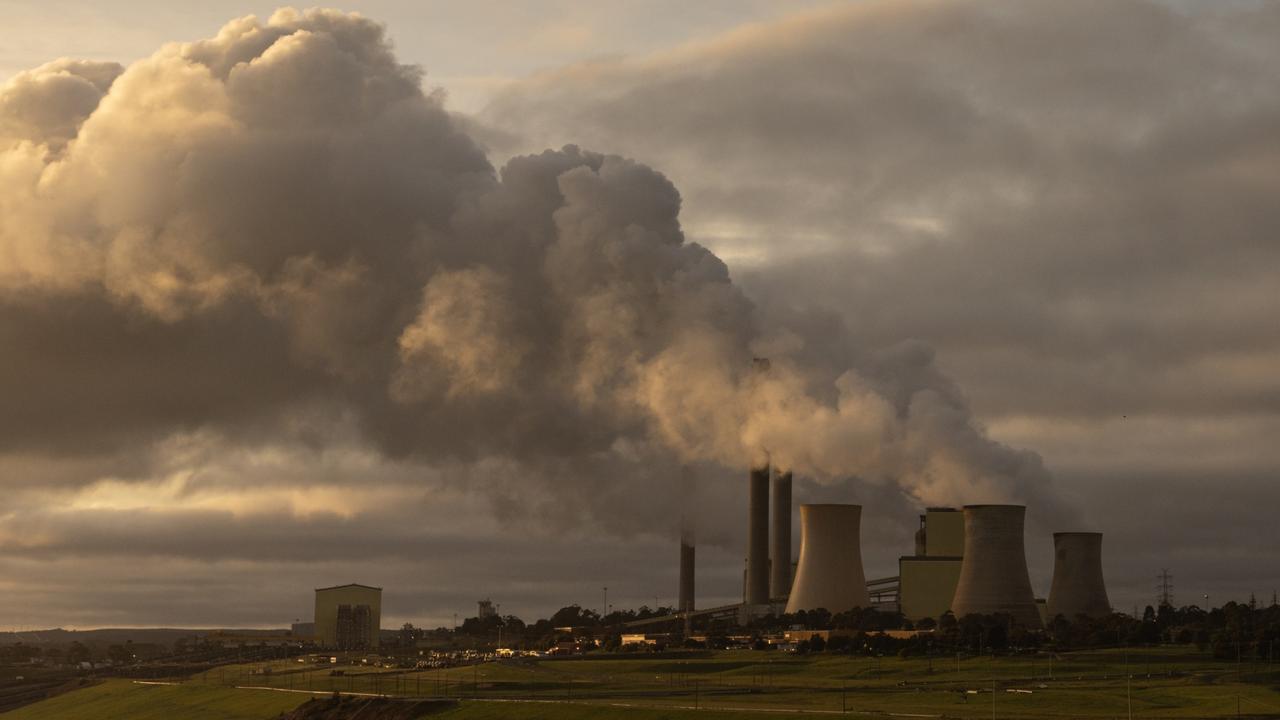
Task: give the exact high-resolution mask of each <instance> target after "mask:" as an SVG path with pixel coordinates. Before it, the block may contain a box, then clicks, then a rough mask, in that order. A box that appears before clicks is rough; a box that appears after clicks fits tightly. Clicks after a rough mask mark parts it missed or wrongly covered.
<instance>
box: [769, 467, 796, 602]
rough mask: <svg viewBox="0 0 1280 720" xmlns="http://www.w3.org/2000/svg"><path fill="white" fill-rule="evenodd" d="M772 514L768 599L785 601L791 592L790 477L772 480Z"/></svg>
mask: <svg viewBox="0 0 1280 720" xmlns="http://www.w3.org/2000/svg"><path fill="white" fill-rule="evenodd" d="M769 510H770V512H771V513H772V515H771V522H770V523H769V597H771V598H784V597H786V596H787V595H788V594H789V593H790V592H791V473H789V472H784V473H778V474H777V476H775V477H774V478H773V495H772V497H771V498H770V501H769Z"/></svg>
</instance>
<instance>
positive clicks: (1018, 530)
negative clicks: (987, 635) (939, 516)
mask: <svg viewBox="0 0 1280 720" xmlns="http://www.w3.org/2000/svg"><path fill="white" fill-rule="evenodd" d="M1026 512H1027V508H1026V507H1025V506H1023V505H966V506H965V508H964V561H963V562H962V563H961V565H960V580H959V582H958V583H957V584H956V594H955V597H954V598H952V600H951V612H953V613H954V614H955V616H956V617H958V618H961V617H964V616H965V615H974V614H979V615H991V614H994V613H1005V614H1007V615H1011V616H1012V617H1013V619H1014V620H1015V621H1017V622H1019V623H1021V624H1022V625H1023V626H1024V627H1028V628H1040V627H1042V623H1041V622H1040V612H1039V611H1038V610H1036V598H1035V593H1034V592H1033V591H1032V590H1031V576H1030V575H1028V574H1027V555H1026V550H1025V549H1024V547H1023V541H1022V534H1023V520H1024V517H1025V516H1026Z"/></svg>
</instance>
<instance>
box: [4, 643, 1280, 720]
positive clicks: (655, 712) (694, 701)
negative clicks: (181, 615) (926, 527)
mask: <svg viewBox="0 0 1280 720" xmlns="http://www.w3.org/2000/svg"><path fill="white" fill-rule="evenodd" d="M335 670H339V671H341V673H342V674H340V675H335V674H332V673H333V672H334V671H335ZM264 671H267V672H264ZM266 687H271V688H276V689H278V690H287V691H291V692H273V691H270V690H265V689H258V690H255V689H248V688H266ZM993 689H994V692H993ZM333 691H338V692H342V693H367V694H377V695H390V696H404V697H456V698H460V699H462V700H463V701H464V702H463V703H462V704H461V705H459V706H458V707H456V708H454V709H452V710H448V711H446V712H443V713H441V714H439V715H438V716H437V717H440V718H442V719H447V720H489V719H493V720H497V719H498V718H504V719H507V718H511V719H524V720H536V719H539V718H546V719H547V720H552V719H555V720H573V719H574V718H594V717H622V718H634V720H656V719H658V718H672V719H676V718H686V717H697V718H702V719H703V720H720V719H721V718H724V719H725V720H727V719H728V718H735V717H756V718H760V717H762V716H761V715H759V714H758V713H760V712H762V711H767V713H768V714H767V715H764V716H763V717H775V718H787V717H791V716H798V715H799V714H813V713H819V714H840V713H842V712H848V713H857V714H877V715H881V714H890V715H916V716H926V717H948V718H974V719H978V718H989V717H992V716H993V714H994V715H995V716H996V717H1006V718H1013V717H1016V718H1125V717H1129V716H1130V712H1131V713H1132V717H1134V718H1145V719H1147V720H1152V719H1154V718H1215V717H1222V718H1227V717H1237V713H1239V715H1240V716H1242V717H1255V718H1258V717H1276V718H1280V663H1277V664H1276V665H1270V664H1268V663H1266V662H1261V663H1254V664H1250V663H1249V662H1242V663H1237V662H1226V661H1221V660H1214V659H1212V658H1210V657H1208V656H1206V655H1204V654H1201V653H1198V652H1196V651H1195V650H1194V649H1191V648H1183V647H1164V648H1154V649H1136V650H1134V649H1131V650H1123V649H1115V650H1105V651H1089V652H1076V653H1061V654H1058V655H1054V656H1050V655H1049V654H1039V655H1034V656H1020V657H994V658H993V657H990V656H984V657H960V658H956V657H954V656H953V657H934V658H898V657H883V658H868V657H864V656H845V655H828V654H816V655H810V656H795V655H784V654H781V653H776V652H752V651H727V652H701V653H690V654H687V655H672V656H649V655H643V654H640V655H626V654H623V655H603V656H590V655H589V656H586V657H583V658H572V659H557V660H541V661H521V660H510V661H502V662H499V663H487V664H481V665H474V666H465V667H454V668H447V669H437V670H394V669H386V668H373V667H367V666H358V665H357V666H353V665H343V666H329V665H327V664H326V665H322V666H317V665H309V664H305V663H298V662H297V661H296V660H293V661H275V662H272V663H254V664H245V665H230V666H225V667H222V668H217V669H214V670H211V671H209V672H207V673H204V674H202V675H197V676H195V677H192V678H189V679H186V680H185V681H184V682H183V683H182V684H181V685H175V686H155V685H137V684H134V683H131V682H128V681H121V680H114V681H108V682H107V683H104V684H102V685H98V686H95V687H92V688H88V689H85V690H78V691H75V692H72V693H69V694H67V695H63V696H60V697H57V698H54V699H52V700H48V701H45V702H42V703H38V704H36V705H32V706H28V707H27V708H24V709H22V710H20V711H17V712H15V713H10V714H5V715H0V717H2V718H3V719H4V720H10V719H11V718H12V719H14V720H26V718H41V719H45V718H52V719H55V720H57V719H60V718H66V720H79V718H106V717H110V718H118V719H120V720H135V719H137V720H149V719H150V718H167V717H181V718H193V719H195V720H203V719H205V718H227V719H228V720H239V719H240V718H252V719H253V720H260V719H262V720H265V719H266V718H270V717H274V716H275V715H277V714H278V713H280V712H281V711H283V710H287V709H291V708H293V707H295V706H297V705H298V704H300V703H301V702H303V701H304V700H306V699H307V698H308V697H310V695H309V693H315V694H327V693H330V692H333Z"/></svg>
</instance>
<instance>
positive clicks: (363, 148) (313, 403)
mask: <svg viewBox="0 0 1280 720" xmlns="http://www.w3.org/2000/svg"><path fill="white" fill-rule="evenodd" d="M421 81H422V78H421V73H420V72H419V71H418V70H417V69H416V68H413V67H408V66H405V65H401V64H399V63H398V62H397V61H396V59H395V57H394V55H393V53H392V50H391V48H390V47H389V45H388V43H387V41H386V40H385V37H384V33H383V30H382V28H381V27H380V26H379V25H377V24H376V23H373V22H371V21H369V20H366V19H364V18H361V17H359V16H356V15H346V14H341V13H338V12H334V11H327V10H312V11H306V12H297V11H294V10H281V11H279V12H277V13H276V14H274V15H273V16H272V17H271V18H270V20H269V21H267V22H266V23H265V24H262V23H260V22H259V21H257V20H256V19H254V18H243V19H240V20H236V21H233V22H231V23H230V24H228V25H227V26H225V27H224V28H223V29H222V30H221V32H219V33H218V35H217V37H215V38H213V39H209V40H203V41H199V42H194V43H189V44H171V45H167V46H165V47H163V48H162V49H160V50H159V51H158V52H157V53H156V54H154V55H153V56H151V57H150V58H148V59H145V60H142V61H140V62H137V63H135V64H133V65H131V66H130V67H128V68H127V69H124V68H121V67H120V66H118V65H115V64H107V63H92V62H74V61H67V60H60V61H57V62H54V63H50V64H48V65H45V66H43V67H40V68H37V69H34V70H31V71H29V72H26V73H23V74H21V75H18V76H17V77H15V78H13V79H12V80H10V81H9V82H8V83H7V84H6V85H5V86H3V88H2V89H0V348H3V349H0V359H3V363H2V367H3V369H0V393H3V394H4V395H5V397H7V398H10V399H11V401H10V402H6V403H4V404H3V408H2V409H0V450H5V451H9V452H19V453H22V452H32V453H38V452H51V451H57V452H62V453H71V454H74V453H81V452H89V451H107V450H120V449H122V448H123V449H127V448H129V447H132V446H135V445H139V444H143V443H147V442H156V441H159V440H162V439H163V438H165V437H167V436H169V435H171V434H172V433H174V432H175V431H177V430H181V429H193V428H213V429H216V430H217V431H219V432H222V433H226V434H228V435H237V434H244V435H245V436H246V437H252V436H253V435H254V434H255V433H260V432H276V433H287V432H290V431H291V428H292V427H294V425H293V424H294V422H295V420H296V418H297V417H298V416H299V414H301V413H321V414H327V416H329V417H334V418H342V419H344V420H345V421H348V422H350V423H352V424H353V425H354V426H355V427H356V428H358V430H359V433H360V435H361V437H362V438H363V440H364V442H367V443H370V444H371V445H373V446H374V447H376V448H377V449H378V451H379V452H380V453H382V454H383V455H384V456H386V457H391V458H399V459H409V460H411V461H415V462H418V461H420V462H422V463H424V464H434V463H456V464H457V465H459V466H462V467H476V466H479V465H481V464H483V463H501V464H506V465H507V466H509V467H513V468H517V469H521V468H523V469H528V470H529V471H530V472H532V474H533V475H534V476H535V477H545V476H552V475H556V474H558V473H560V472H562V471H563V470H561V469H556V468H563V467H565V466H566V464H569V465H572V466H574V467H576V468H577V470H576V472H591V471H592V470H590V469H591V468H594V469H595V470H599V469H600V468H602V467H606V466H607V467H611V468H615V469H616V468H622V470H618V472H624V473H630V474H631V476H632V477H641V476H643V474H644V473H645V472H646V470H645V468H646V467H648V466H650V465H651V464H652V463H655V462H656V463H659V464H665V465H666V466H675V465H679V464H683V463H707V464H715V465H719V466H723V467H726V468H739V467H741V466H743V465H744V464H745V462H746V459H747V458H749V457H751V456H752V455H753V454H755V452H756V451H758V450H759V449H762V448H763V449H766V450H767V451H768V452H769V453H770V455H771V457H772V460H773V461H774V462H775V463H776V464H778V465H779V466H784V467H789V468H791V469H793V470H794V471H795V472H796V473H797V474H801V475H807V476H809V477H812V478H815V479H817V480H819V481H828V480H832V479H836V478H842V477H847V476H850V475H856V476H858V477H860V478H862V479H863V480H866V481H869V482H875V483H896V484H897V485H898V486H900V487H901V488H902V489H903V491H904V492H906V493H907V494H909V495H910V496H912V497H914V498H916V499H917V500H919V501H920V502H923V503H929V504H943V503H963V502H974V501H1021V502H1029V503H1033V504H1038V505H1040V506H1041V507H1044V506H1048V505H1058V504H1059V503H1058V501H1057V500H1055V499H1054V491H1053V489H1052V481H1051V478H1050V476H1049V474H1048V473H1047V471H1046V470H1045V468H1044V467H1043V465H1042V463H1041V462H1040V459H1039V457H1038V456H1037V455H1035V454H1034V453H1030V452H1023V451H1017V450H1014V449H1011V448H1008V447H1005V446H1003V445H1000V444H998V443H996V442H994V441H992V440H990V439H988V438H986V437H985V435H984V433H983V432H982V429H981V428H980V427H979V425H978V424H977V423H976V422H975V420H974V418H973V417H972V416H971V414H970V412H969V410H968V408H967V406H966V404H965V402H964V400H963V398H962V396H961V394H960V393H959V392H958V391H957V389H956V388H955V387H953V386H952V384H951V383H950V382H949V381H947V379H946V378H945V377H944V376H943V375H942V374H941V373H940V372H939V371H938V370H937V368H936V367H935V366H934V359H933V354H932V352H931V351H930V349H929V348H928V347H927V346H925V345H923V344H919V343H912V344H907V345H904V346H898V347H893V348H887V349H879V350H875V351H871V350H867V349H865V348H851V347H849V345H850V344H851V343H850V342H849V341H848V340H847V338H842V335H841V333H842V330H841V328H840V326H839V324H838V323H832V322H824V321H822V320H821V319H820V318H818V317H817V316H815V315H812V314H801V313H797V314H790V315H789V314H787V313H784V312H781V311H778V312H768V313H766V312H763V311H762V310H761V309H758V308H756V307H754V306H753V304H752V302H751V301H749V300H748V299H747V298H746V297H745V296H744V295H743V294H742V292H740V291H739V289H738V288H737V287H735V285H734V284H733V283H732V282H731V281H730V277H729V271H728V269H727V267H726V266H725V264H724V263H723V262H721V261H720V260H719V259H718V258H717V257H715V255H713V254H712V253H710V252H709V251H708V250H706V249H705V248H703V247H701V246H699V245H697V244H694V243H690V242H686V241H685V239H684V237H683V235H682V233H681V229H680V224H679V221H678V214H679V210H680V196H679V193H678V192H677V190H676V188H675V187H674V186H673V185H672V184H671V183H670V182H669V181H668V180H667V179H666V178H665V177H663V175H661V174H660V173H659V172H657V171H655V170H653V169H651V168H649V167H646V166H644V165H642V164H640V163H638V162H635V161H633V160H629V159H625V158H622V157H617V156H612V155H603V154H597V153H594V152H589V151H586V150H583V149H579V148H577V147H574V146H567V147H565V148H563V149H561V150H558V151H547V152H544V153H542V154H539V155H532V156H524V157H518V158H515V159H513V160H511V161H510V162H509V163H508V164H507V165H506V166H505V167H503V168H502V169H501V170H500V171H497V172H495V170H494V168H493V167H492V166H491V165H490V164H489V161H488V160H487V158H486V154H485V151H484V149H483V148H482V147H480V146H479V145H478V144H477V143H476V142H475V141H474V140H473V139H472V138H471V137H469V136H468V135H467V134H466V133H465V132H464V130H463V129H462V128H461V126H460V125H459V124H458V123H456V122H455V121H454V120H453V119H451V117H450V116H449V114H448V113H447V112H446V111H445V109H444V106H443V98H442V97H441V96H440V95H439V94H430V93H424V92H423V90H422V85H421ZM758 356H767V357H768V358H769V359H770V361H771V369H770V370H769V371H768V372H765V373H760V372H757V371H755V370H754V369H753V363H752V358H753V357H758ZM49 358H54V359H55V360H54V362H52V363H51V362H50V360H49ZM621 480H625V478H621ZM550 486H551V487H554V486H555V483H554V482H552V483H550ZM673 501H674V498H673Z"/></svg>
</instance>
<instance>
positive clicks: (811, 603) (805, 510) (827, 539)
mask: <svg viewBox="0 0 1280 720" xmlns="http://www.w3.org/2000/svg"><path fill="white" fill-rule="evenodd" d="M857 607H862V608H866V607H871V596H870V595H869V594H868V593H867V576H866V574H865V573H864V572H863V570H862V506H861V505H801V506H800V565H799V566H798V567H797V568H796V580H795V583H794V584H792V586H791V596H790V597H789V598H787V610H786V611H787V612H788V613H794V612H799V611H801V610H817V609H818V608H825V609H826V610H827V611H829V612H831V613H832V614H833V615H834V614H835V613H841V612H844V611H846V610H852V609H854V608H857Z"/></svg>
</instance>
